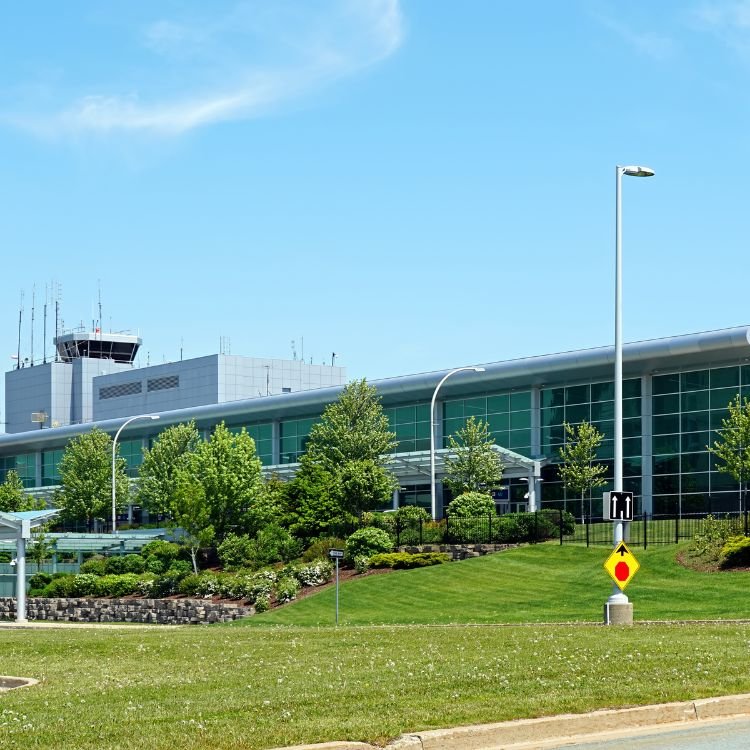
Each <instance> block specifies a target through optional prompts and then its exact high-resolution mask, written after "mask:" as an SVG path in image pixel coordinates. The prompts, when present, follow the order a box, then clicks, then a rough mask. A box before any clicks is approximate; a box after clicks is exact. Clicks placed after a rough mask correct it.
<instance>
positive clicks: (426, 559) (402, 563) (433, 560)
mask: <svg viewBox="0 0 750 750" xmlns="http://www.w3.org/2000/svg"><path fill="white" fill-rule="evenodd" d="M450 559H451V558H450V555H448V554H447V553H445V552H416V553H414V554H410V553H409V552H389V553H385V554H380V555H373V556H372V557H371V558H370V566H371V567H373V568H393V569H394V570H399V569H407V568H426V567H428V566H430V565H440V564H442V563H447V562H450Z"/></svg>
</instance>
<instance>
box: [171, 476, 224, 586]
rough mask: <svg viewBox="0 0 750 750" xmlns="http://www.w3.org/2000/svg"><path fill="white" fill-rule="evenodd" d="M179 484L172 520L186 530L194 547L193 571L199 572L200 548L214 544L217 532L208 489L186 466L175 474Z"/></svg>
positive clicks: (187, 538) (191, 547) (191, 552)
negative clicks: (207, 492)
mask: <svg viewBox="0 0 750 750" xmlns="http://www.w3.org/2000/svg"><path fill="white" fill-rule="evenodd" d="M175 482H176V484H175V488H174V491H173V495H172V503H171V505H170V508H169V516H170V523H171V524H172V525H174V526H175V527H179V528H181V529H182V530H183V531H184V532H185V537H184V541H185V543H186V545H187V546H188V547H189V548H190V559H191V561H192V563H193V572H194V573H197V572H198V551H199V550H200V549H201V548H204V547H210V546H211V544H212V543H213V541H214V537H215V532H214V527H213V525H212V523H211V509H210V508H209V506H208V503H207V502H206V491H205V489H204V487H203V485H201V484H200V482H198V481H197V480H196V479H195V477H194V476H192V475H191V474H190V472H188V471H186V470H185V469H183V470H182V471H180V472H178V474H177V476H176V477H175Z"/></svg>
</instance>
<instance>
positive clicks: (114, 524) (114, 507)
mask: <svg viewBox="0 0 750 750" xmlns="http://www.w3.org/2000/svg"><path fill="white" fill-rule="evenodd" d="M136 419H159V416H158V414H139V415H137V416H135V417H130V419H127V420H125V421H124V422H123V423H122V424H121V425H120V429H119V430H117V432H116V433H115V439H114V440H113V441H112V533H113V534H114V533H115V532H116V531H117V494H116V489H115V459H116V457H117V439H118V438H119V437H120V433H121V432H122V431H123V430H124V429H125V428H126V427H127V426H128V425H129V424H130V423H131V422H135V420H136Z"/></svg>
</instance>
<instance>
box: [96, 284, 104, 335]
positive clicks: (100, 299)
mask: <svg viewBox="0 0 750 750" xmlns="http://www.w3.org/2000/svg"><path fill="white" fill-rule="evenodd" d="M97 282H98V284H99V340H101V338H102V328H103V326H104V321H103V319H102V280H101V279H97Z"/></svg>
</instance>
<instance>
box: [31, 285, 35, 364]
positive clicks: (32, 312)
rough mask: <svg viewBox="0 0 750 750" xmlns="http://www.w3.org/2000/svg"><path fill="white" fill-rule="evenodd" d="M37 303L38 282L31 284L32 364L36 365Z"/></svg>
mask: <svg viewBox="0 0 750 750" xmlns="http://www.w3.org/2000/svg"><path fill="white" fill-rule="evenodd" d="M35 304H36V284H32V285H31V366H32V367H33V366H34V305H35Z"/></svg>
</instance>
